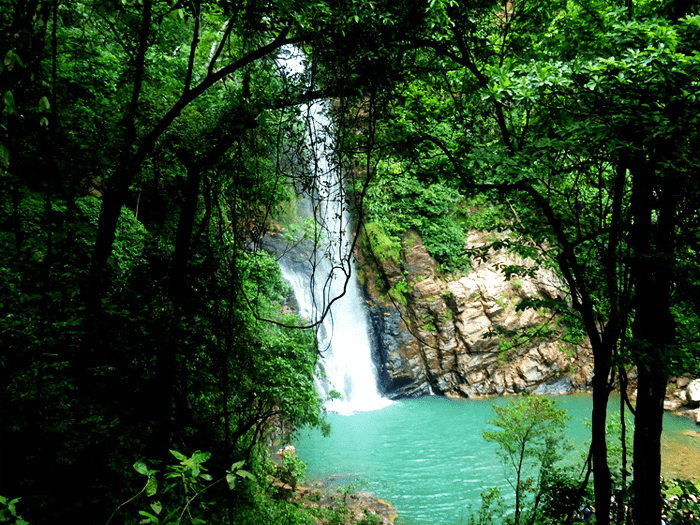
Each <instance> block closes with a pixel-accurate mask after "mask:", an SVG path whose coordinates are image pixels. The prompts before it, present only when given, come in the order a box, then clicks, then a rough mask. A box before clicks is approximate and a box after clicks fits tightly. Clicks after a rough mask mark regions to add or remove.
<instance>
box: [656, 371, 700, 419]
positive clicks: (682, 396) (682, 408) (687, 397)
mask: <svg viewBox="0 0 700 525" xmlns="http://www.w3.org/2000/svg"><path fill="white" fill-rule="evenodd" d="M664 409H665V410H670V411H673V412H676V413H678V414H679V415H683V416H687V417H689V418H691V419H692V420H693V421H695V423H696V424H697V425H700V379H693V380H691V379H690V378H689V377H687V376H681V377H671V378H670V379H669V382H668V387H667V389H666V400H665V401H664Z"/></svg>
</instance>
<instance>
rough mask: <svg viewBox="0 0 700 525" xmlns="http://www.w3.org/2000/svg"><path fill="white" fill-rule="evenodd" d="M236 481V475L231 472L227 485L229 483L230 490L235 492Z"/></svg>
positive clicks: (227, 476)
mask: <svg viewBox="0 0 700 525" xmlns="http://www.w3.org/2000/svg"><path fill="white" fill-rule="evenodd" d="M236 481H237V479H236V476H235V475H234V474H232V473H231V472H229V473H228V474H226V483H228V488H229V489H230V490H233V489H234V488H236Z"/></svg>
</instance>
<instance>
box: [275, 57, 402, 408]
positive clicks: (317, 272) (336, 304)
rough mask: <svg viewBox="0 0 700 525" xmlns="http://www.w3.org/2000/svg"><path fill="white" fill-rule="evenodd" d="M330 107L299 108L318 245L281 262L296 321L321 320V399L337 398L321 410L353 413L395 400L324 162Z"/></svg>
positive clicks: (340, 200) (333, 178)
mask: <svg viewBox="0 0 700 525" xmlns="http://www.w3.org/2000/svg"><path fill="white" fill-rule="evenodd" d="M285 55H286V57H284V58H283V59H281V60H280V63H281V65H282V67H283V68H284V69H285V70H286V72H287V74H288V75H289V74H295V73H297V74H298V73H301V72H302V71H303V67H304V66H303V62H302V57H301V56H300V54H299V53H298V51H296V50H290V49H287V50H286V53H285ZM328 106H329V105H328V103H327V101H319V102H315V103H312V104H310V105H308V106H307V105H303V106H302V107H301V118H302V119H303V122H304V125H305V128H306V132H307V136H308V138H307V143H308V146H309V147H308V152H309V154H310V156H311V157H313V158H309V159H305V160H304V161H303V162H306V163H308V165H309V166H311V171H312V175H313V176H312V179H313V180H314V181H315V184H314V185H313V187H312V188H311V189H310V190H308V191H307V192H305V193H306V194H305V195H303V196H300V197H303V199H302V200H303V204H304V205H303V206H300V207H301V208H302V210H300V215H302V214H303V215H306V216H307V217H306V218H308V219H312V220H313V224H314V235H313V236H314V237H315V239H314V241H311V242H309V241H301V242H300V245H299V246H298V247H297V248H296V249H295V250H292V251H291V252H290V253H288V254H286V255H285V256H283V257H282V258H281V259H280V261H279V263H280V267H281V269H282V275H283V276H284V278H285V279H286V280H287V281H288V282H289V283H290V284H291V285H292V287H293V289H294V295H295V298H296V300H297V304H298V308H299V313H300V315H301V316H302V317H304V318H306V319H307V320H310V321H313V322H316V321H319V320H321V318H322V322H321V323H320V325H319V328H318V332H317V334H318V344H319V349H320V351H321V354H322V358H321V361H320V363H319V371H320V374H319V376H320V377H319V378H318V380H317V388H318V390H319V393H320V394H321V395H322V396H323V397H324V398H328V397H329V395H330V394H331V392H332V391H336V392H338V393H339V394H340V398H337V399H330V400H329V401H327V402H326V407H327V408H328V410H330V411H333V412H339V413H342V414H351V413H354V412H358V411H367V410H376V409H379V408H383V407H385V406H387V405H388V404H390V403H392V402H391V401H390V400H388V399H386V398H384V397H382V396H381V394H380V393H379V391H378V389H377V375H376V367H375V365H374V362H373V359H372V345H371V342H370V338H369V323H368V319H367V312H366V309H365V304H364V301H363V299H362V295H361V293H360V289H359V285H358V283H357V280H356V278H355V266H354V262H353V260H352V254H351V253H350V250H351V242H350V240H351V239H350V238H351V237H352V236H351V234H350V232H351V231H352V228H351V225H350V221H349V216H348V214H347V212H346V208H347V206H346V194H345V188H344V180H343V176H342V172H341V170H340V169H339V167H338V166H336V165H334V163H332V162H330V161H329V159H330V158H331V157H332V154H333V143H332V142H333V141H332V136H331V130H332V122H331V119H330V118H329V116H328V109H329V108H328ZM324 314H325V315H324Z"/></svg>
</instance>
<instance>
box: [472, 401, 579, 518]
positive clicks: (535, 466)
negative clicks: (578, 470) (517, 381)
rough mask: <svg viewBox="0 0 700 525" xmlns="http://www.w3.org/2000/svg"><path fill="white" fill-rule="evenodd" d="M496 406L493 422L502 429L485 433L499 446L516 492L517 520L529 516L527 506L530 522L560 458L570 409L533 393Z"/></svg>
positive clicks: (510, 481) (507, 476)
mask: <svg viewBox="0 0 700 525" xmlns="http://www.w3.org/2000/svg"><path fill="white" fill-rule="evenodd" d="M493 410H494V412H496V418H495V419H492V420H491V421H489V423H490V424H491V425H494V426H496V427H498V430H496V431H487V432H484V433H483V434H482V435H483V437H484V439H485V440H486V441H492V442H495V443H497V444H498V446H499V449H498V453H499V455H500V456H501V459H502V461H503V464H504V466H505V468H506V471H507V472H506V479H507V480H508V483H509V484H510V486H511V487H512V488H513V491H514V492H515V513H514V516H513V523H514V524H515V525H519V524H520V523H521V520H524V519H525V517H524V516H523V511H524V509H525V508H527V509H528V512H529V516H528V518H527V520H528V521H527V522H528V523H530V524H532V523H534V522H535V520H536V518H537V512H538V509H539V506H540V503H541V497H542V490H543V484H542V481H543V477H544V475H545V471H546V470H547V469H551V468H553V466H554V463H555V462H556V461H557V460H558V459H559V456H560V451H561V449H562V441H563V437H562V433H563V432H564V430H565V429H566V427H567V421H568V419H569V416H568V415H567V412H566V410H562V409H559V408H556V403H555V402H554V401H553V400H551V399H549V398H547V397H540V396H532V395H528V396H525V397H524V398H522V399H519V400H518V401H509V402H508V403H507V404H505V405H494V406H493ZM513 476H514V477H513ZM527 492H534V496H533V498H534V499H533V500H532V501H531V502H528V503H526V494H527Z"/></svg>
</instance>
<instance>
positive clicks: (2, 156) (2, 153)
mask: <svg viewBox="0 0 700 525" xmlns="http://www.w3.org/2000/svg"><path fill="white" fill-rule="evenodd" d="M0 166H2V167H3V168H9V167H10V150H8V149H7V146H5V145H4V144H2V143H1V142H0Z"/></svg>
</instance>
